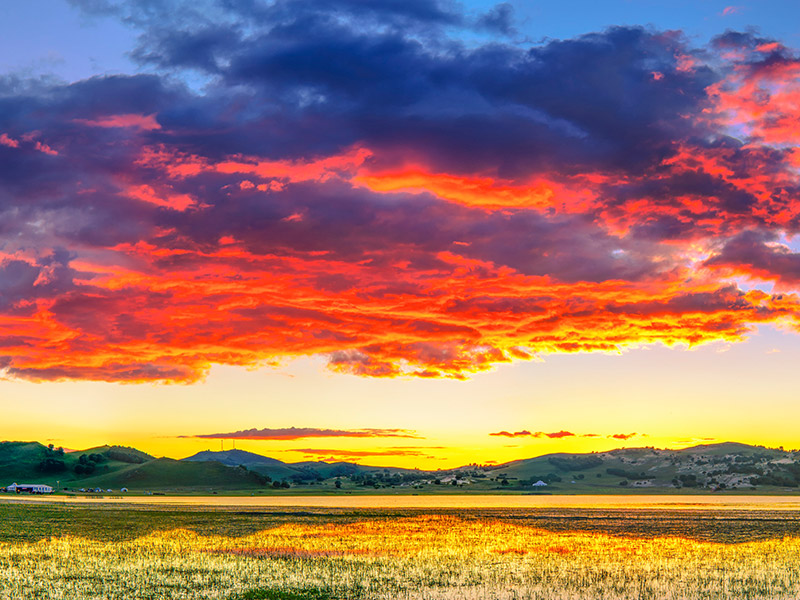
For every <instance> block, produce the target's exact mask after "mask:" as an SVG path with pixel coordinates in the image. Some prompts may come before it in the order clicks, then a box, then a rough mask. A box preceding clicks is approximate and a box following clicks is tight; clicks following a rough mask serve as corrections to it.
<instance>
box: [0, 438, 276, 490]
mask: <svg viewBox="0 0 800 600" xmlns="http://www.w3.org/2000/svg"><path fill="white" fill-rule="evenodd" d="M12 482H17V483H23V482H24V483H46V484H48V485H55V483H56V482H59V483H60V485H61V487H63V488H70V489H77V488H103V489H108V488H112V489H119V488H121V487H127V488H130V489H137V490H144V489H176V488H184V489H208V488H218V489H231V490H233V489H237V490H238V489H250V488H255V487H263V486H264V485H266V484H267V483H268V480H267V479H266V478H265V477H263V476H262V475H260V474H258V473H255V472H253V471H250V470H249V469H243V468H240V467H230V466H226V465H223V464H220V463H218V462H203V463H191V462H182V461H178V460H173V459H170V458H155V457H153V456H150V455H149V454H147V453H145V452H142V451H140V450H137V449H135V448H128V447H125V446H100V447H96V448H89V449H87V450H83V451H78V452H69V453H65V452H63V451H60V450H59V449H56V448H50V447H47V446H44V445H42V444H40V443H38V442H0V485H8V484H10V483H12Z"/></svg>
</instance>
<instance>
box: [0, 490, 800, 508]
mask: <svg viewBox="0 0 800 600" xmlns="http://www.w3.org/2000/svg"><path fill="white" fill-rule="evenodd" d="M0 500H14V501H32V502H56V503H78V504H85V503H98V502H102V503H114V504H159V505H190V506H231V507H237V506H238V507H293V508H299V507H309V508H366V509H369V508H431V509H435V508H463V509H470V508H629V509H653V508H656V509H684V510H685V509H692V508H696V509H719V510H770V509H775V510H798V511H800V495H797V496H725V495H713V496H712V495H708V496H699V495H696V496H692V495H669V496H666V495H664V496H658V495H641V496H640V495H604V496H593V495H585V496H584V495H581V496H567V495H564V496H559V495H499V494H495V495H474V496H473V495H458V496H456V495H453V496H446V495H441V496H407V495H396V496H388V495H387V496H380V495H375V496H366V495H365V496H350V495H341V496H100V495H98V496H18V495H5V494H4V495H0Z"/></svg>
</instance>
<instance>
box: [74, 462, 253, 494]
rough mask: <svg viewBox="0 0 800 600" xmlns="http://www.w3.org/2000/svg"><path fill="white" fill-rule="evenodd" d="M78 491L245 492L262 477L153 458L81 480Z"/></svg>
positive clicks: (234, 469)
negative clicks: (210, 490)
mask: <svg viewBox="0 0 800 600" xmlns="http://www.w3.org/2000/svg"><path fill="white" fill-rule="evenodd" d="M80 483H81V487H99V488H104V489H105V488H111V489H119V488H123V487H126V488H128V489H130V490H148V489H157V490H163V489H172V490H177V489H194V490H197V489H208V488H217V489H219V488H224V489H246V488H260V487H263V486H264V485H265V484H266V480H265V478H264V477H262V476H260V475H259V474H257V473H255V472H253V471H250V470H248V469H244V468H240V467H228V466H226V465H223V464H221V463H218V462H213V461H209V462H183V461H179V460H173V459H171V458H157V459H155V460H151V461H148V462H146V463H143V464H140V465H127V466H126V467H125V468H123V469H119V470H116V471H113V472H110V473H103V474H101V475H98V476H94V477H89V478H86V479H83V480H81V482H80Z"/></svg>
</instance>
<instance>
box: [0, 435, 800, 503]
mask: <svg viewBox="0 0 800 600" xmlns="http://www.w3.org/2000/svg"><path fill="white" fill-rule="evenodd" d="M12 481H16V482H23V481H24V482H25V483H47V484H50V485H53V484H55V482H56V481H58V482H60V486H61V487H62V488H69V489H80V488H84V489H85V488H95V487H98V488H103V489H119V488H121V487H126V488H129V489H130V490H131V491H136V490H138V491H144V490H151V491H152V490H168V491H175V492H179V491H186V492H191V491H195V492H203V491H205V492H209V491H214V492H216V491H217V490H219V491H222V492H225V491H235V490H240V491H246V490H252V491H256V490H258V491H260V492H261V493H263V492H266V491H278V490H285V489H286V488H293V489H294V490H295V491H296V492H306V493H338V492H340V491H345V492H347V491H349V492H356V491H357V492H372V491H374V490H383V491H382V492H381V493H386V491H387V490H395V491H397V492H402V491H404V490H405V491H408V492H412V491H413V493H420V492H421V491H423V492H427V493H455V492H474V493H496V492H498V491H509V492H517V493H520V492H525V493H555V494H558V493H624V492H626V491H628V490H631V491H634V490H640V489H641V490H649V491H651V492H675V491H682V492H684V493H685V492H687V491H688V492H695V491H697V492H699V491H724V490H742V491H747V492H750V493H752V492H763V493H775V492H781V491H794V490H797V489H798V486H800V452H795V451H784V450H783V449H770V448H764V447H762V446H750V445H747V444H740V443H736V442H725V443H720V444H705V445H700V446H694V447H691V448H686V449H682V450H664V449H657V448H651V447H646V448H621V449H617V450H610V451H607V452H594V453H589V454H570V453H555V454H547V455H544V456H537V457H534V458H528V459H522V460H515V461H512V462H508V463H504V464H500V465H478V464H473V465H467V466H463V467H459V468H455V469H449V470H439V471H421V470H418V469H402V468H392V467H374V466H368V465H360V464H357V463H351V462H334V463H327V462H316V461H305V462H298V463H286V462H283V461H280V460H277V459H275V458H271V457H268V456H262V455H260V454H255V453H253V452H246V451H244V450H225V451H221V452H214V451H204V452H198V453H197V454H195V455H193V456H190V457H188V458H185V459H183V460H173V459H169V458H156V457H153V456H151V455H149V454H147V453H145V452H142V451H140V450H137V449H135V448H128V447H123V446H100V447H96V448H89V449H87V450H83V451H77V452H71V453H65V452H63V451H62V450H61V449H58V448H53V447H52V446H50V447H46V446H43V445H42V444H39V443H38V442H0V485H7V484H10V483H11V482H12Z"/></svg>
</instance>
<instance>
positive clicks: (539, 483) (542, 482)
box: [531, 479, 574, 487]
mask: <svg viewBox="0 0 800 600" xmlns="http://www.w3.org/2000/svg"><path fill="white" fill-rule="evenodd" d="M573 483H574V482H573ZM531 485H533V487H545V486H547V484H546V483H545V482H544V481H542V480H541V479H540V480H539V481H537V482H536V483H533V484H531Z"/></svg>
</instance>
